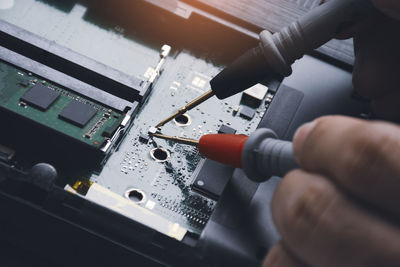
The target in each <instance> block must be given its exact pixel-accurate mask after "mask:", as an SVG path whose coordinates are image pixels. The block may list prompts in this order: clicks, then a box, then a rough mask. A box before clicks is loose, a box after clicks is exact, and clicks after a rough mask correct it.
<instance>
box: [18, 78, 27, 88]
mask: <svg viewBox="0 0 400 267" xmlns="http://www.w3.org/2000/svg"><path fill="white" fill-rule="evenodd" d="M19 85H21V86H22V87H28V86H29V81H28V80H22V81H20V82H19Z"/></svg>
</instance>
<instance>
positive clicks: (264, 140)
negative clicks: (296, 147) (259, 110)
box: [242, 128, 298, 182]
mask: <svg viewBox="0 0 400 267" xmlns="http://www.w3.org/2000/svg"><path fill="white" fill-rule="evenodd" d="M242 168H243V170H244V172H245V173H246V175H247V177H248V178H250V179H251V180H253V181H255V182H264V181H266V180H268V179H270V178H271V177H272V176H279V177H283V176H284V175H285V174H286V173H288V172H289V171H291V170H293V169H296V168H298V165H297V162H296V160H295V158H294V154H293V144H292V142H289V141H283V140H279V139H277V136H276V134H275V133H274V132H273V131H272V130H270V129H266V128H260V129H257V130H256V131H255V132H254V133H252V134H251V135H250V136H249V138H248V139H247V141H246V144H245V146H244V148H243V152H242Z"/></svg>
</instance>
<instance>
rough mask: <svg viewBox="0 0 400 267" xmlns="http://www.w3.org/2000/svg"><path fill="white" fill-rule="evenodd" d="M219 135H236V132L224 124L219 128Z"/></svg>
mask: <svg viewBox="0 0 400 267" xmlns="http://www.w3.org/2000/svg"><path fill="white" fill-rule="evenodd" d="M218 133H220V134H235V133H236V130H235V129H233V128H231V127H229V126H227V125H225V124H222V125H221V127H219V130H218Z"/></svg>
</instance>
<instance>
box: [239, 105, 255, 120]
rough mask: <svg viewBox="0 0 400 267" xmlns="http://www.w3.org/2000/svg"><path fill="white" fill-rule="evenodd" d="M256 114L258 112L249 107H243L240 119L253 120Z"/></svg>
mask: <svg viewBox="0 0 400 267" xmlns="http://www.w3.org/2000/svg"><path fill="white" fill-rule="evenodd" d="M255 113H256V111H255V110H254V109H252V108H250V107H248V106H242V108H241V109H240V117H242V118H245V119H246V120H252V119H253V118H254V114H255Z"/></svg>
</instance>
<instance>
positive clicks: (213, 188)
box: [191, 159, 234, 200]
mask: <svg viewBox="0 0 400 267" xmlns="http://www.w3.org/2000/svg"><path fill="white" fill-rule="evenodd" d="M233 170H234V168H232V167H230V166H227V165H224V164H221V163H219V162H216V161H213V160H210V159H205V160H204V161H203V162H202V163H200V164H199V165H198V167H197V169H196V171H195V173H194V175H195V176H196V179H195V180H194V182H193V184H192V185H191V189H192V190H193V191H195V192H197V193H199V194H201V195H204V196H206V197H208V198H211V199H214V200H218V198H219V197H220V196H221V195H222V192H223V191H224V189H225V187H226V185H227V183H228V181H229V180H230V179H231V177H232V173H233Z"/></svg>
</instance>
